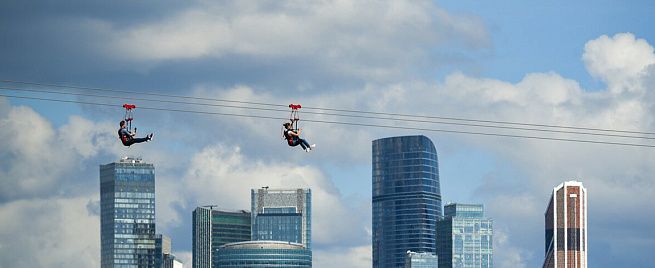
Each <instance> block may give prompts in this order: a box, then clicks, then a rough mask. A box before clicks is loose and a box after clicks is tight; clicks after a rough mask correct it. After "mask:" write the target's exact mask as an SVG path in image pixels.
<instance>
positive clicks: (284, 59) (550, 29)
mask: <svg viewBox="0 0 655 268" xmlns="http://www.w3.org/2000/svg"><path fill="white" fill-rule="evenodd" d="M654 8H655V3H653V2H652V1H575V2H564V1H549V2H538V3H531V2H526V1H514V0H511V1H322V2H312V3H305V2H296V1H288V2H279V1H235V2H226V1H219V2H216V1H185V2H178V1H139V2H136V3H135V2H133V1H118V2H116V1H114V2H112V3H104V2H103V3H94V2H87V1H74V0H72V1H61V2H58V3H56V4H53V3H48V4H41V3H32V2H29V1H28V2H26V1H3V2H2V3H0V79H2V80H17V81H28V82H42V83H52V84H59V85H73V86H82V87H93V88H106V89H116V90H128V91H136V92H148V93H161V94H174V95H184V96H194V97H199V98H219V99H229V100H242V101H252V102H262V103H274V104H281V105H286V104H288V103H301V104H303V106H305V107H327V108H336V109H347V110H364V111H378V112H388V113H403V114H413V115H428V116H443V117H457V118H470V119H479V120H492V121H510V122H523V123H533V124H546V125H567V126H579V127H589V128H603V129H619V130H629V131H638V132H648V133H653V132H655V117H654V116H653V114H655V88H654V87H653V84H655V83H653V82H655V54H654V52H653V44H655V31H654V30H653V29H652V27H650V26H651V25H653V19H652V16H651V14H650V13H652V10H655V9H654ZM0 87H23V88H32V89H47V90H57V89H56V88H49V87H43V86H27V85H23V86H20V85H17V84H13V83H6V82H4V83H1V84H0ZM74 92H77V93H89V92H85V91H82V90H76V91H74ZM0 94H8V95H11V94H14V95H16V94H20V95H22V96H32V97H50V95H46V94H45V93H16V92H12V91H8V90H0ZM121 96H123V97H129V96H125V95H121ZM64 98H66V99H69V100H74V101H94V102H97V101H103V102H107V103H108V104H116V105H122V104H123V103H125V102H133V101H131V100H127V99H126V100H98V99H94V98H89V97H74V96H72V97H71V96H69V97H64ZM136 104H137V107H145V106H152V105H162V104H157V103H149V102H137V103H136ZM165 107H167V108H169V109H173V108H184V109H186V108H189V109H190V108H193V109H199V107H188V106H179V105H178V106H173V105H170V106H165ZM204 109H207V110H206V111H211V112H235V110H231V109H227V108H211V109H209V108H204ZM239 112H243V111H242V110H239ZM302 112H303V111H302V110H301V113H302ZM245 113H248V114H250V115H265V116H273V117H280V118H285V117H286V116H287V114H286V113H285V112H263V111H254V110H248V111H245ZM135 115H136V121H135V124H138V128H139V132H140V133H139V135H145V134H147V133H150V132H154V133H155V140H154V141H153V142H150V143H147V144H140V145H137V146H132V147H131V148H124V147H122V145H120V144H119V141H118V139H116V130H117V126H118V121H119V120H120V119H121V118H122V116H123V111H122V110H120V108H112V107H102V106H89V105H76V104H65V103H57V102H44V101H36V100H26V99H17V98H5V97H2V96H0V182H1V184H2V187H0V226H2V228H0V259H2V260H3V263H5V264H7V265H9V266H11V267H97V266H98V265H99V260H100V254H99V253H100V249H99V248H100V244H99V242H100V241H99V240H100V235H99V216H98V210H99V208H98V202H99V193H98V192H99V185H98V184H99V178H98V166H99V165H101V164H106V163H110V162H113V161H116V160H118V159H119V158H120V157H122V156H125V155H132V156H140V157H142V158H143V159H144V160H145V161H147V162H151V163H154V164H155V166H156V179H157V197H156V198H157V231H158V232H159V233H163V234H166V235H167V236H169V237H171V238H172V239H173V251H174V253H175V254H176V255H178V256H179V257H181V258H182V259H183V260H184V261H185V263H186V267H190V264H191V227H190V223H191V211H193V209H195V207H196V206H201V205H207V204H217V205H219V207H222V208H226V209H234V210H238V209H249V207H250V204H249V202H250V201H249V200H250V196H249V194H250V189H253V188H259V187H261V186H270V187H284V188H289V187H292V188H295V187H310V188H312V192H313V199H314V200H313V203H314V207H313V210H314V211H313V215H314V221H313V231H314V233H313V239H312V241H313V251H314V266H315V267H370V266H371V242H370V241H371V237H370V229H371V226H370V222H371V215H370V213H371V204H370V202H371V201H370V196H371V166H370V163H371V156H370V153H371V141H372V140H374V139H378V138H383V137H388V136H397V135H416V134H420V135H426V136H427V137H429V138H430V139H431V140H432V141H433V142H434V143H435V145H436V146H437V151H438V155H439V170H440V179H441V190H442V196H443V201H444V203H445V202H448V201H453V202H463V203H467V202H471V203H473V202H475V203H482V204H484V205H485V210H486V214H487V215H488V216H490V217H492V218H493V219H494V266H495V267H538V266H540V265H541V263H542V261H543V250H544V249H543V244H544V242H543V239H544V237H543V213H544V210H545V209H546V205H547V202H548V199H549V197H550V193H551V191H552V188H553V187H555V186H557V185H559V184H560V183H561V182H563V181H566V180H578V181H582V182H583V184H584V185H585V186H586V187H587V189H588V193H589V206H590V207H589V226H588V228H589V264H590V267H646V266H648V265H650V264H651V263H653V261H655V260H654V259H653V257H652V256H651V255H650V254H647V253H648V252H651V251H653V250H655V233H654V232H653V229H652V228H651V226H650V224H649V223H650V222H652V221H653V220H655V218H654V217H655V216H654V215H655V211H653V209H652V208H650V207H648V206H644V204H649V203H650V201H651V200H652V198H653V197H654V194H653V193H655V180H654V179H653V177H652V174H655V172H654V171H655V170H654V169H655V167H653V165H652V163H653V159H655V158H654V156H655V151H654V150H653V149H652V148H645V147H627V146H612V145H600V144H583V143H572V142H557V141H545V140H533V139H516V138H503V137H491V136H479V135H466V134H456V133H445V132H432V131H409V130H400V129H382V128H366V127H357V126H348V125H328V124H320V123H312V122H301V123H302V124H303V129H304V135H305V138H307V139H308V140H309V141H310V142H311V143H316V144H317V145H318V147H317V148H316V150H314V151H312V152H311V153H305V152H302V151H300V149H298V148H288V147H287V146H286V145H285V144H284V142H282V141H281V140H280V138H279V135H280V124H281V123H282V122H281V120H265V119H255V118H235V117H228V116H216V115H200V114H188V113H175V112H166V111H153V110H144V109H141V110H139V109H138V108H137V110H136V111H135ZM301 115H302V117H303V119H309V120H331V121H339V120H344V121H349V122H357V123H385V124H387V123H388V122H378V121H372V120H365V119H344V118H338V117H334V116H328V115H313V114H308V113H302V114H301ZM392 124H396V125H399V126H408V127H419V128H443V129H448V130H456V131H492V130H488V129H482V130H481V129H475V128H472V127H464V126H448V125H428V126H425V125H419V124H416V123H411V122H401V121H397V122H392ZM493 131H494V132H497V133H500V134H510V135H536V134H534V133H528V132H519V131H510V130H499V129H494V130H493ZM539 135H543V136H544V137H549V138H564V139H571V138H574V139H575V138H580V136H576V135H572V134H563V133H541V134H539ZM585 138H588V137H585ZM608 141H617V142H630V143H643V144H649V143H648V142H649V141H648V140H635V139H618V138H614V139H610V140H608ZM28 230H29V231H28Z"/></svg>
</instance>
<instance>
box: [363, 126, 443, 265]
mask: <svg viewBox="0 0 655 268" xmlns="http://www.w3.org/2000/svg"><path fill="white" fill-rule="evenodd" d="M372 156H373V157H372V158H373V267H374V268H378V267H379V268H388V267H404V266H405V257H406V252H407V251H408V250H411V251H414V252H427V253H435V254H436V224H437V221H438V220H439V218H440V217H441V190H440V187H439V168H438V161H437V150H436V148H435V146H434V144H433V143H432V141H430V139H428V138H427V137H425V136H403V137H390V138H384V139H378V140H374V141H373V153H372Z"/></svg>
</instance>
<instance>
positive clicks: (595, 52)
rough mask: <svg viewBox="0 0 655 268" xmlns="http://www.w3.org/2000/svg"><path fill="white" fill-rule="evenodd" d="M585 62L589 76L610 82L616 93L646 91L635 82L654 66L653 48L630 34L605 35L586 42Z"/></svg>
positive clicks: (612, 89) (610, 87)
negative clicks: (650, 66)
mask: <svg viewBox="0 0 655 268" xmlns="http://www.w3.org/2000/svg"><path fill="white" fill-rule="evenodd" d="M582 59H583V60H584V62H585V64H586V67H587V70H589V73H590V74H591V75H593V76H595V77H598V78H600V79H601V80H602V81H603V82H605V83H607V84H608V87H609V89H610V90H611V91H612V92H614V93H620V92H623V91H632V92H635V91H638V92H642V91H644V90H645V88H643V87H641V85H639V83H637V81H636V80H638V79H640V77H641V76H642V75H644V71H645V70H644V69H645V68H646V67H648V66H649V65H651V64H655V54H653V46H651V45H650V44H648V42H647V41H646V40H644V39H636V38H635V36H634V35H633V34H631V33H619V34H616V35H614V36H613V37H608V36H607V35H603V36H601V37H599V38H597V39H594V40H591V41H589V42H587V44H585V53H584V55H583V56H582Z"/></svg>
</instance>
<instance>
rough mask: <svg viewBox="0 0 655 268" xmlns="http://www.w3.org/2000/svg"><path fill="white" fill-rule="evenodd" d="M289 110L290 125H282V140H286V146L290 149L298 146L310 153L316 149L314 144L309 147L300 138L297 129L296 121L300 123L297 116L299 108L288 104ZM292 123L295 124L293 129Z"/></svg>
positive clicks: (298, 105)
mask: <svg viewBox="0 0 655 268" xmlns="http://www.w3.org/2000/svg"><path fill="white" fill-rule="evenodd" d="M289 108H291V115H289V120H291V123H288V122H286V123H284V124H282V126H283V127H284V129H283V131H284V139H286V140H287V144H288V145H289V146H291V147H295V146H298V145H300V147H302V149H303V150H305V151H306V152H309V151H311V150H312V149H313V148H314V147H316V144H312V145H309V143H308V142H307V140H305V139H303V138H300V132H301V131H302V129H300V128H298V121H300V117H299V116H298V109H300V108H301V106H300V104H297V105H295V104H289ZM294 123H295V129H294Z"/></svg>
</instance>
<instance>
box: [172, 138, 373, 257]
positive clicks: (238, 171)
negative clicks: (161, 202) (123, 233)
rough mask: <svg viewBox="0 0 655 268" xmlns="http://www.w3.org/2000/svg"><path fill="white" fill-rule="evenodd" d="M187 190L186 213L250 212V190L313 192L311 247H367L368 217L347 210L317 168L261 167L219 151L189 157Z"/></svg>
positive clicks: (232, 151)
mask: <svg viewBox="0 0 655 268" xmlns="http://www.w3.org/2000/svg"><path fill="white" fill-rule="evenodd" d="M183 184H184V185H186V187H185V189H184V190H182V191H183V192H184V196H186V198H187V199H186V202H187V209H188V210H193V209H195V207H197V206H202V205H207V204H216V205H218V206H219V207H220V208H224V209H229V210H239V209H246V210H250V205H251V204H250V203H251V202H250V201H251V200H250V194H251V193H250V190H251V189H259V188H260V187H263V186H269V187H271V188H275V189H289V188H310V189H311V190H312V244H313V245H315V246H317V245H318V247H320V245H321V244H323V245H336V244H339V245H341V246H346V247H347V246H348V245H353V244H354V245H357V244H361V243H366V239H367V236H368V235H367V233H366V230H365V229H364V228H365V226H362V225H361V224H360V223H361V222H364V221H365V219H366V218H368V217H369V215H370V212H368V211H357V210H353V209H352V207H349V206H348V205H346V204H344V203H343V201H342V200H341V194H340V193H339V191H338V189H336V188H335V187H334V185H333V184H332V182H331V181H330V179H329V178H327V177H326V176H325V175H324V174H323V173H322V172H321V171H320V170H319V169H317V168H316V167H312V166H299V165H297V164H296V163H287V162H284V161H282V162H278V161H276V162H270V163H269V162H263V161H261V160H257V159H254V158H251V157H248V156H245V155H243V154H242V153H241V151H240V149H239V147H227V146H224V145H216V146H211V147H207V148H205V149H204V150H203V151H202V152H199V153H197V154H195V155H193V156H192V157H191V161H190V166H189V169H188V171H187V173H186V175H185V176H184V180H183Z"/></svg>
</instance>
